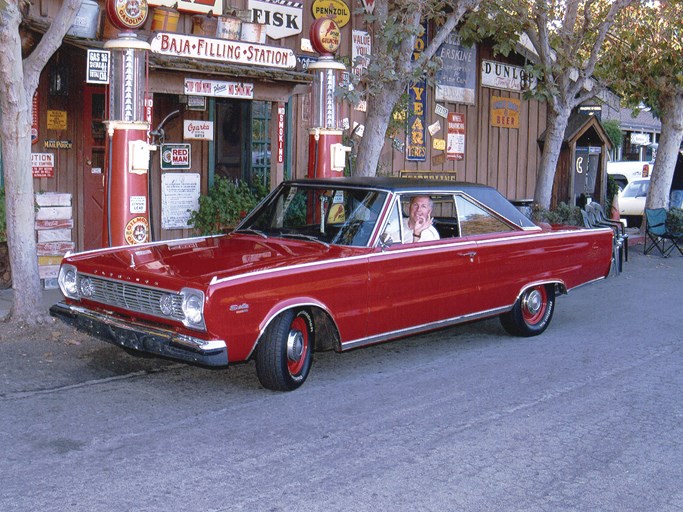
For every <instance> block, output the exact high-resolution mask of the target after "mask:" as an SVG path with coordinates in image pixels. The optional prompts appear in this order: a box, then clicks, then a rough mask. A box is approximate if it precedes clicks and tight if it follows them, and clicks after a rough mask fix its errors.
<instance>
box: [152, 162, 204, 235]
mask: <svg viewBox="0 0 683 512" xmlns="http://www.w3.org/2000/svg"><path fill="white" fill-rule="evenodd" d="M200 183H201V182H200V176H199V174H198V173H175V172H166V173H163V174H162V175H161V229H188V228H189V227H190V226H188V224H187V221H188V220H189V218H190V213H191V212H193V211H196V210H198V209H199V190H200Z"/></svg>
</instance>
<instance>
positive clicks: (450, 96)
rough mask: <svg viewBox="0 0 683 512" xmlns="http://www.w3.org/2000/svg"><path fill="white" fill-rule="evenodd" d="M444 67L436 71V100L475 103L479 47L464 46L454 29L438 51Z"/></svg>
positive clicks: (466, 103)
mask: <svg viewBox="0 0 683 512" xmlns="http://www.w3.org/2000/svg"><path fill="white" fill-rule="evenodd" d="M436 54H437V56H439V57H441V59H442V61H443V67H442V68H441V69H440V70H439V71H438V72H437V73H436V101H449V102H452V103H462V104H465V105H474V99H475V97H476V87H477V47H476V45H473V46H471V47H467V46H464V45H463V44H462V43H461V41H460V35H459V34H458V33H457V32H455V31H453V32H451V34H450V35H449V36H448V38H447V39H446V41H445V42H444V43H443V44H442V45H441V46H440V47H439V49H438V50H437V52H436Z"/></svg>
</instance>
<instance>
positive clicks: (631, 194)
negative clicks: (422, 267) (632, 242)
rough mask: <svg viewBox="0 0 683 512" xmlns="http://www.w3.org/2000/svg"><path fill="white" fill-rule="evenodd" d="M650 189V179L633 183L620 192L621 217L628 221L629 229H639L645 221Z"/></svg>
mask: <svg viewBox="0 0 683 512" xmlns="http://www.w3.org/2000/svg"><path fill="white" fill-rule="evenodd" d="M649 188H650V179H649V178H648V179H640V180H635V181H631V182H630V183H629V184H628V185H626V187H625V188H624V189H623V190H622V191H621V192H619V215H620V217H621V218H622V219H626V225H627V226H628V227H638V226H640V224H641V222H642V221H643V212H644V211H645V198H646V197H647V191H648V189H649Z"/></svg>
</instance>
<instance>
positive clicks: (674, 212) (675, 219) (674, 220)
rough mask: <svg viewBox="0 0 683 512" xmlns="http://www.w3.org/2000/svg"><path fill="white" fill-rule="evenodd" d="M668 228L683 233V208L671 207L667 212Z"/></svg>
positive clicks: (673, 231) (672, 231)
mask: <svg viewBox="0 0 683 512" xmlns="http://www.w3.org/2000/svg"><path fill="white" fill-rule="evenodd" d="M666 229H667V230H668V231H670V232H671V233H683V210H681V209H680V208H676V207H673V208H670V209H669V211H668V212H667V213H666Z"/></svg>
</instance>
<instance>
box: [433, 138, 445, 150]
mask: <svg viewBox="0 0 683 512" xmlns="http://www.w3.org/2000/svg"><path fill="white" fill-rule="evenodd" d="M432 147H433V148H434V149H436V150H439V151H444V150H445V149H446V139H432Z"/></svg>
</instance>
